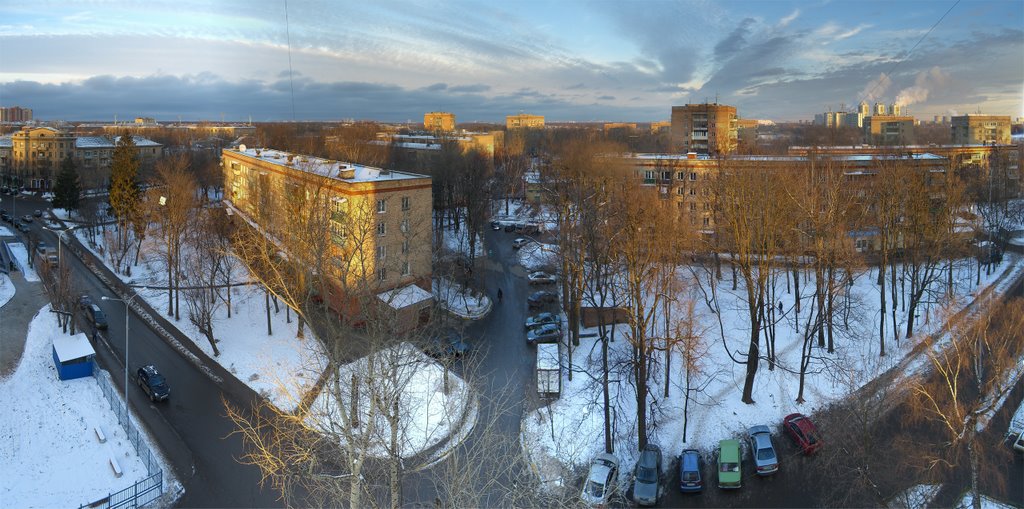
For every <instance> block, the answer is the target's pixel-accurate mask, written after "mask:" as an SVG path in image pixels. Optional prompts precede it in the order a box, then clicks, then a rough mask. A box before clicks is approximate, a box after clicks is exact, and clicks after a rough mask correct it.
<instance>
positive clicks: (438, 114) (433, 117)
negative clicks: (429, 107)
mask: <svg viewBox="0 0 1024 509" xmlns="http://www.w3.org/2000/svg"><path fill="white" fill-rule="evenodd" d="M423 128H424V129H426V130H427V131H431V132H434V131H454V130H455V114H454V113H447V112H444V111H431V112H429V113H424V114H423Z"/></svg>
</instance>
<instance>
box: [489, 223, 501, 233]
mask: <svg viewBox="0 0 1024 509" xmlns="http://www.w3.org/2000/svg"><path fill="white" fill-rule="evenodd" d="M491 229H492V230H494V231H500V230H501V223H499V222H497V221H491Z"/></svg>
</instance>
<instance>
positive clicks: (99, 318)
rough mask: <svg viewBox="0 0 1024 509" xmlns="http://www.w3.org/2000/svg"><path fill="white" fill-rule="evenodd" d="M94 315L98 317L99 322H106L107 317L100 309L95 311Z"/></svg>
mask: <svg viewBox="0 0 1024 509" xmlns="http://www.w3.org/2000/svg"><path fill="white" fill-rule="evenodd" d="M93 314H94V315H96V319H97V320H105V319H106V318H107V315H104V314H103V311H101V310H99V309H97V310H95V311H93Z"/></svg>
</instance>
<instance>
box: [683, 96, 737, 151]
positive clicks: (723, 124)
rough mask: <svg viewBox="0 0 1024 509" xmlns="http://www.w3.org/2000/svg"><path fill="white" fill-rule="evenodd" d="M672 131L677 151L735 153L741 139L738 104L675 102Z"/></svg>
mask: <svg viewBox="0 0 1024 509" xmlns="http://www.w3.org/2000/svg"><path fill="white" fill-rule="evenodd" d="M671 133H672V134H671V143H672V150H673V151H676V152H684V153H685V152H696V153H698V154H711V155H725V154H731V153H733V152H735V151H736V145H737V142H738V139H739V134H738V131H737V124H736V107H734V106H726V105H724V104H717V103H714V104H709V103H703V104H687V105H685V106H673V107H672V131H671Z"/></svg>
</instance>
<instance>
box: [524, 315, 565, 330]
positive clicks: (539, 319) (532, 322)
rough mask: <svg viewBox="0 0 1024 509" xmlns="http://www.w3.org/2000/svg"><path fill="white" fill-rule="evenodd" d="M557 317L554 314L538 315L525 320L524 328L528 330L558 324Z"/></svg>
mask: <svg viewBox="0 0 1024 509" xmlns="http://www.w3.org/2000/svg"><path fill="white" fill-rule="evenodd" d="M558 322H559V320H558V315H556V314H554V313H547V312H544V313H538V314H536V315H533V316H531V317H529V318H527V319H526V328H527V329H530V328H533V327H536V326H538V325H544V324H547V323H558Z"/></svg>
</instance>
